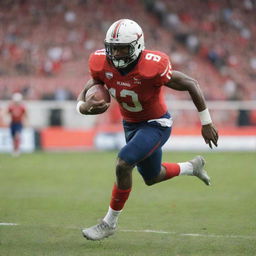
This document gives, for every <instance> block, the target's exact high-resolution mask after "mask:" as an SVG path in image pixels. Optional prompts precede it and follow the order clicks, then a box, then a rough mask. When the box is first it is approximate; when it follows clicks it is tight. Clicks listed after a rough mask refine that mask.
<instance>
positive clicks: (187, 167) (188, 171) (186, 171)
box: [178, 162, 193, 176]
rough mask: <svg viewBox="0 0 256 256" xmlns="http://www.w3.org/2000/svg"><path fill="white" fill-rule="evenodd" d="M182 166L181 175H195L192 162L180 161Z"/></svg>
mask: <svg viewBox="0 0 256 256" xmlns="http://www.w3.org/2000/svg"><path fill="white" fill-rule="evenodd" d="M178 165H179V166H180V174H179V176H180V175H193V165H192V164H191V163H190V162H185V163H178Z"/></svg>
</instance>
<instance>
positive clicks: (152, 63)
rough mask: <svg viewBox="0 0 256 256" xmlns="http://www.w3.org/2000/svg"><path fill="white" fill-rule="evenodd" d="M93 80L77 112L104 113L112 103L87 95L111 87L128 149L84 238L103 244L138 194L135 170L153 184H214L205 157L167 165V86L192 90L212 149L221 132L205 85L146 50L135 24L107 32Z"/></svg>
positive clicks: (93, 60) (94, 61)
mask: <svg viewBox="0 0 256 256" xmlns="http://www.w3.org/2000/svg"><path fill="white" fill-rule="evenodd" d="M89 69H90V74H91V79H90V80H89V81H88V82H87V84H86V85H85V88H84V89H83V90H82V91H81V93H80V94H79V96H78V103H77V110H78V111H79V112H80V113H81V114H84V115H90V114H98V113H102V112H104V111H105V110H106V109H107V108H108V104H107V103H105V102H104V100H101V101H95V100H94V99H93V98H90V97H89V98H88V99H87V100H86V101H85V94H86V91H87V90H88V89H89V88H90V87H91V86H93V85H94V84H102V86H103V85H105V86H106V87H107V88H108V90H109V92H110V94H111V96H112V97H113V98H115V99H116V101H117V102H118V103H119V107H120V111H121V114H122V117H123V127H124V131H125V137H126V142H127V143H126V145H125V146H124V147H123V148H122V149H121V150H120V152H119V154H118V158H117V164H116V182H115V183H114V186H113V189H112V198H111V201H110V206H109V209H108V212H107V214H106V215H105V217H104V218H103V220H102V221H101V222H100V223H99V224H97V225H95V226H92V227H89V228H85V229H84V230H83V231H82V232H83V235H84V237H86V238H87V239H90V240H100V239H103V238H105V237H108V236H110V235H112V234H113V233H114V232H115V230H116V227H117V220H118V217H119V215H120V213H121V211H122V209H123V207H124V204H125V202H126V200H127V199H128V197H129V194H130V192H131V189H132V170H133V168H134V167H135V166H136V167H137V169H138V171H139V173H140V174H141V176H142V178H143V179H144V181H145V183H146V184H147V185H153V184H155V183H158V182H162V181H165V180H168V179H171V178H173V177H175V176H180V175H191V176H195V177H197V178H199V179H200V180H202V181H203V182H204V183H205V184H206V185H210V178H209V176H208V174H207V172H206V171H205V170H204V165H205V160H204V158H203V157H202V156H196V157H195V158H194V159H192V160H190V161H187V162H183V163H163V162H162V149H161V148H162V146H163V145H164V144H165V142H166V141H167V140H168V138H169V136H170V133H171V129H172V118H171V115H170V114H169V113H168V111H167V107H166V104H165V102H164V95H163V92H162V88H163V86H166V87H169V88H171V89H174V90H178V91H187V92H188V93H189V94H190V96H191V99H192V101H193V102H194V104H195V106H196V108H197V110H198V114H199V118H200V120H201V123H202V136H203V138H204V140H205V142H206V143H207V144H208V145H209V146H210V147H211V148H212V146H213V145H215V146H217V141H218V132H217V129H216V128H215V126H214V124H213V122H212V120H211V116H210V113H209V111H208V109H207V106H206V102H205V99H204V96H203V94H202V92H201V90H200V87H199V84H198V82H197V81H196V80H194V79H193V78H191V77H189V76H187V75H185V74H183V73H181V72H179V71H176V70H173V69H172V66H171V62H170V59H169V57H168V56H167V55H166V54H164V53H163V52H160V51H151V50H147V49H145V46H144V35H143V31H142V29H141V27H140V26H139V25H138V24H137V23H136V22H134V21H132V20H129V19H121V20H118V21H116V22H115V23H113V24H112V25H111V26H110V28H109V29H108V31H107V34H106V38H105V49H102V50H98V51H96V52H95V53H93V54H92V55H91V56H90V59H89Z"/></svg>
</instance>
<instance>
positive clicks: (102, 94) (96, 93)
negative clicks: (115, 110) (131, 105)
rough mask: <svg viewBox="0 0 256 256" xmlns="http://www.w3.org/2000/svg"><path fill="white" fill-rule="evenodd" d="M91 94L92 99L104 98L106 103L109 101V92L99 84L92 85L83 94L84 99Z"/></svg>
mask: <svg viewBox="0 0 256 256" xmlns="http://www.w3.org/2000/svg"><path fill="white" fill-rule="evenodd" d="M92 94H93V99H94V100H97V101H100V100H104V101H105V102H106V103H110V94H109V92H108V90H107V89H106V88H105V87H104V86H103V85H101V84H95V85H94V86H92V87H91V88H90V89H89V90H88V91H87V92H86V95H85V99H86V100H87V98H88V97H89V96H91V95H92Z"/></svg>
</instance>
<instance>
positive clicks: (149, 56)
mask: <svg viewBox="0 0 256 256" xmlns="http://www.w3.org/2000/svg"><path fill="white" fill-rule="evenodd" d="M145 59H146V60H153V61H156V62H159V61H160V60H161V56H159V55H156V54H153V53H147V54H146V56H145Z"/></svg>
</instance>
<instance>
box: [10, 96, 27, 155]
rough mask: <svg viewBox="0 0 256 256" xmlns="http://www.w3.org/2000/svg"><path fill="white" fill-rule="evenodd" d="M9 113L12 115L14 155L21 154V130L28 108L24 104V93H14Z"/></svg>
mask: <svg viewBox="0 0 256 256" xmlns="http://www.w3.org/2000/svg"><path fill="white" fill-rule="evenodd" d="M8 114H9V116H10V119H11V122H10V132H11V137H12V143H13V153H12V154H13V156H18V155H19V154H20V143H21V138H20V137H21V132H22V128H23V122H24V119H25V117H26V108H25V106H24V105H23V104H22V94H20V93H18V92H17V93H14V94H13V95H12V102H11V104H10V105H9V107H8Z"/></svg>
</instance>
